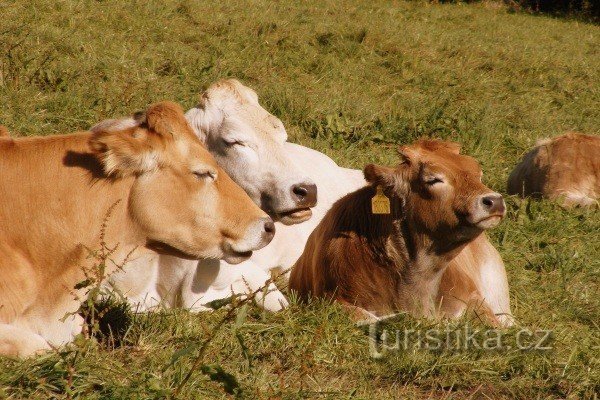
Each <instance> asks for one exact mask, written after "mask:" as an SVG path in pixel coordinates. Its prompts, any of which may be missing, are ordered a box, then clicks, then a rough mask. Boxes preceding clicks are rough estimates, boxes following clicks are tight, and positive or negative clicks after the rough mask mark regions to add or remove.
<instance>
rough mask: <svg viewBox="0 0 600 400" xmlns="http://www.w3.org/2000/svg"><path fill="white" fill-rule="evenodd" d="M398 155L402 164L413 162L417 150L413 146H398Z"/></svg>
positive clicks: (415, 158) (416, 155) (415, 159)
mask: <svg viewBox="0 0 600 400" xmlns="http://www.w3.org/2000/svg"><path fill="white" fill-rule="evenodd" d="M398 155H399V156H400V161H401V163H402V164H408V165H410V164H413V163H415V162H416V161H417V158H418V151H417V150H416V149H415V148H414V147H413V146H400V147H398Z"/></svg>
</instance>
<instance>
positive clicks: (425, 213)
mask: <svg viewBox="0 0 600 400" xmlns="http://www.w3.org/2000/svg"><path fill="white" fill-rule="evenodd" d="M400 154H401V156H402V163H401V164H399V165H398V166H397V167H396V168H395V169H394V168H388V167H381V166H377V165H373V164H370V165H368V166H367V167H365V170H364V174H365V178H366V180H367V182H368V183H369V185H368V186H366V187H363V188H361V189H359V190H357V191H355V192H353V193H350V194H348V195H346V196H345V197H343V198H342V199H340V200H339V201H338V202H336V203H335V204H334V205H333V207H332V208H331V210H329V212H328V213H327V214H326V215H325V217H324V218H323V220H322V221H321V223H320V224H319V226H318V227H317V228H316V229H315V230H314V231H313V233H312V234H311V235H310V237H309V239H308V242H307V245H306V247H305V249H304V252H303V253H302V256H301V257H300V259H299V260H298V261H297V262H296V264H295V265H294V267H293V269H292V273H291V276H290V289H291V290H293V291H295V292H297V293H298V294H299V297H300V298H301V299H307V298H309V297H312V296H316V297H329V298H333V299H335V300H337V301H339V302H341V303H343V304H345V305H347V306H349V307H352V308H353V309H354V310H360V312H361V313H362V315H363V316H365V317H367V318H368V319H371V320H372V319H378V318H379V317H381V316H385V315H387V314H390V313H394V312H397V311H408V312H410V313H412V314H414V315H417V316H427V317H433V316H438V315H439V314H440V311H439V307H438V303H437V299H438V292H439V288H440V282H441V280H442V277H443V275H444V272H445V271H446V270H447V268H448V265H449V263H450V262H451V261H452V260H453V259H454V258H455V257H456V256H457V255H458V254H459V253H460V252H461V250H463V249H464V248H465V247H466V246H468V245H469V244H470V243H472V242H473V240H475V239H477V238H478V237H479V236H480V235H481V234H482V233H483V232H484V231H485V230H487V229H490V228H493V227H495V226H497V225H498V224H499V223H500V221H501V220H502V218H503V217H504V213H505V205H504V200H503V199H502V196H501V195H500V194H498V193H495V192H493V191H492V190H490V189H489V188H487V187H486V186H485V185H483V183H481V175H482V172H481V169H480V167H479V164H478V163H477V161H475V160H474V159H472V158H471V157H468V156H465V155H460V154H459V147H458V146H457V145H456V144H454V143H448V142H442V141H434V140H421V141H418V142H416V143H415V144H413V145H411V146H403V147H401V149H400ZM377 201H379V202H381V201H383V202H384V205H385V202H387V206H384V207H383V209H382V208H381V207H379V209H377V206H376V202H377ZM484 311H485V312H486V314H487V315H488V316H489V318H490V319H491V321H492V322H493V323H496V324H497V323H498V321H497V319H496V316H495V313H494V311H493V310H490V309H488V308H485V310H484Z"/></svg>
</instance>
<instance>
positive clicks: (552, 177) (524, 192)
mask: <svg viewBox="0 0 600 400" xmlns="http://www.w3.org/2000/svg"><path fill="white" fill-rule="evenodd" d="M507 190H508V193H510V194H517V195H520V196H532V197H545V198H548V199H552V200H558V201H559V202H560V203H561V204H563V205H564V206H567V207H572V206H597V205H598V198H599V197H600V137H598V136H592V135H583V134H581V133H567V134H565V135H562V136H558V137H556V138H554V139H549V140H542V141H539V142H538V144H537V145H536V146H535V148H533V150H531V151H530V152H529V153H527V154H526V155H525V157H523V160H521V162H520V163H519V164H518V165H517V166H516V167H515V168H514V170H513V171H512V172H511V174H510V176H509V178H508V187H507Z"/></svg>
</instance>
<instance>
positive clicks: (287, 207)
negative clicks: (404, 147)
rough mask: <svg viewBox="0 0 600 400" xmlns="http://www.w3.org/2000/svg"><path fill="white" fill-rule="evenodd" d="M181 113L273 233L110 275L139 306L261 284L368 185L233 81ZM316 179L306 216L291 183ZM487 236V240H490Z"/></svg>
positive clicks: (503, 291) (272, 299) (194, 304)
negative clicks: (227, 250) (243, 251)
mask: <svg viewBox="0 0 600 400" xmlns="http://www.w3.org/2000/svg"><path fill="white" fill-rule="evenodd" d="M186 118H187V120H188V122H189V123H190V125H191V126H192V128H193V130H194V131H195V132H196V134H197V135H198V137H199V138H200V139H201V140H203V141H204V143H205V144H206V145H207V147H208V149H209V151H210V152H211V153H212V154H213V155H214V156H215V158H216V159H217V162H218V163H219V164H220V165H221V166H222V167H223V168H224V169H225V170H226V171H227V173H228V174H229V175H230V176H231V177H232V178H233V179H234V180H235V181H236V182H237V183H238V184H239V185H240V186H241V187H242V188H244V189H245V190H246V191H247V192H248V194H249V195H250V197H251V198H252V199H254V201H255V202H256V203H257V204H259V205H260V206H261V207H262V208H263V209H264V210H265V211H267V212H269V214H270V215H271V216H272V217H273V218H274V219H275V220H276V221H278V222H276V234H275V238H274V239H273V241H272V242H271V244H270V245H268V246H267V247H265V248H263V249H261V250H259V251H256V252H254V254H253V255H252V257H251V258H250V259H249V260H247V261H244V262H242V263H240V264H237V265H231V264H228V263H226V262H224V261H218V260H208V259H207V260H201V261H199V262H196V261H188V260H183V259H179V258H175V257H169V256H160V257H159V258H153V259H147V260H144V261H141V262H139V263H137V264H133V265H128V266H127V267H126V269H125V270H124V271H122V272H118V273H116V274H113V276H112V277H111V279H110V281H109V284H110V285H111V286H112V287H113V288H115V289H117V290H118V291H120V292H121V293H123V294H124V295H126V297H127V298H128V299H129V301H130V302H131V303H132V304H135V305H136V307H137V309H138V310H141V311H142V310H151V309H153V308H155V307H157V306H158V305H159V304H162V305H164V306H167V307H184V308H187V309H190V310H194V311H202V310H207V307H206V306H205V305H206V304H207V303H209V302H211V301H214V300H218V299H224V298H227V297H230V296H231V295H232V294H246V293H249V292H253V291H255V290H257V289H259V288H261V287H262V286H264V284H265V282H266V281H267V280H268V279H269V278H270V277H271V274H270V271H271V270H285V269H288V268H290V267H291V266H292V265H293V264H294V262H295V261H296V260H297V259H298V258H299V257H300V255H301V253H302V251H303V249H304V245H305V243H306V241H307V239H308V236H309V235H310V233H311V232H312V230H313V229H314V228H315V227H316V225H317V224H318V223H319V222H320V220H321V219H322V218H323V216H324V215H325V213H326V212H327V210H329V208H330V207H331V205H332V204H333V203H334V202H335V201H337V200H338V199H339V198H341V197H342V196H344V195H345V194H347V193H349V192H352V191H354V190H356V189H358V188H360V187H362V186H363V185H365V180H364V178H363V175H362V171H360V170H353V169H347V168H342V167H339V166H338V165H337V164H336V163H335V162H334V161H333V160H331V159H330V158H329V157H327V156H326V155H324V154H322V153H320V152H318V151H315V150H312V149H309V148H307V147H304V146H300V145H297V144H293V143H288V142H286V140H287V134H286V132H285V129H284V127H283V124H282V123H281V121H280V120H279V119H278V118H276V117H275V116H273V115H271V114H269V113H268V112H267V111H266V110H265V109H264V108H262V107H261V106H260V104H259V103H258V98H257V95H256V93H254V91H252V90H251V89H249V88H247V87H245V86H243V85H242V84H241V83H239V82H238V81H236V80H224V81H220V82H218V83H216V84H214V85H212V86H211V87H210V88H209V89H208V90H207V91H206V92H205V93H203V94H202V96H201V101H200V104H199V105H198V106H197V107H195V108H192V109H191V110H189V111H188V112H187V113H186ZM134 123H135V122H134V120H132V119H124V120H109V121H104V122H101V123H100V124H98V125H97V126H96V127H94V128H92V130H94V129H97V128H98V127H105V125H107V124H111V125H112V124H119V125H122V126H129V125H131V124H134ZM315 184H316V187H318V198H319V199H318V200H319V201H318V203H317V205H316V206H314V207H313V208H312V218H311V212H310V210H308V209H307V206H308V207H310V206H312V205H313V204H314V203H312V202H310V201H309V202H308V203H310V204H308V203H307V202H304V203H302V201H300V206H298V200H299V199H298V197H297V195H296V194H295V193H294V189H293V188H296V187H298V186H301V187H304V188H308V189H310V190H313V189H315V192H316V188H315V187H314V185H315ZM310 195H312V194H309V196H308V197H310ZM305 197H306V196H305ZM300 200H301V199H300ZM311 200H313V199H311ZM299 222H302V223H299ZM485 243H489V242H487V239H485ZM485 243H484V244H485ZM487 251H488V253H489V256H488V258H489V260H488V259H486V260H481V265H482V267H481V268H482V271H481V272H480V273H481V275H482V276H485V278H486V280H487V281H489V280H490V279H491V280H492V281H495V282H497V285H496V286H497V287H498V289H493V290H488V289H487V288H486V291H487V293H486V294H487V298H486V301H487V302H488V303H490V304H493V306H492V307H491V308H492V309H493V310H494V312H496V313H508V314H510V307H509V299H508V285H507V283H506V273H505V270H504V265H503V263H502V259H501V258H500V256H499V254H498V252H497V251H496V249H495V248H494V247H493V246H491V244H490V245H489V246H488V248H487ZM148 264H153V268H152V271H153V273H152V274H148V271H149V268H148ZM265 293H266V296H263V295H262V294H259V295H258V296H257V298H256V299H257V302H258V304H259V305H260V306H262V307H264V308H265V309H267V310H269V311H278V310H280V309H282V308H284V307H286V306H287V304H288V303H287V300H286V298H285V297H284V296H283V294H282V293H281V292H280V291H279V290H277V288H276V287H275V286H274V285H273V284H270V285H269V286H268V288H267V290H266V291H265ZM490 297H491V298H490ZM454 308H455V309H456V306H454ZM464 309H466V305H465V307H464V308H463V311H464ZM453 316H456V313H455V314H453Z"/></svg>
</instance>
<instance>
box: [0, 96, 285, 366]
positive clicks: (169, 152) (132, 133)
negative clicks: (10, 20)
mask: <svg viewBox="0 0 600 400" xmlns="http://www.w3.org/2000/svg"><path fill="white" fill-rule="evenodd" d="M139 118H140V119H141V121H140V125H139V126H136V127H132V128H128V129H124V130H117V131H98V132H95V133H93V134H92V133H90V132H80V133H74V134H70V135H61V136H47V137H29V138H21V139H3V140H0V193H2V201H1V202H0V354H4V355H18V356H24V355H28V354H32V353H34V352H36V351H38V350H41V349H47V348H49V347H52V346H59V345H62V344H64V343H67V342H69V341H70V340H71V339H72V338H73V336H74V335H76V334H78V333H79V332H81V329H82V323H83V320H82V318H81V317H80V316H78V315H77V314H72V313H74V312H76V311H77V309H78V307H79V303H80V301H81V299H80V298H79V297H80V296H81V295H83V293H82V292H81V290H75V286H76V285H77V283H78V282H81V281H82V280H83V279H84V277H85V275H84V269H89V268H90V267H91V265H90V263H92V262H93V260H90V259H89V251H90V249H92V250H94V249H98V248H99V246H100V226H101V224H102V221H103V219H105V216H106V215H107V212H108V210H109V209H112V212H111V215H110V217H109V218H108V220H107V221H106V224H107V225H106V228H105V232H104V241H105V242H106V245H107V246H108V247H110V248H112V247H114V246H117V250H116V251H115V252H114V253H113V254H112V255H111V260H113V261H114V262H115V263H116V264H117V265H118V264H120V263H122V262H123V261H125V260H126V259H127V255H129V259H136V258H138V257H145V256H147V255H148V254H151V253H153V252H158V253H162V254H175V255H178V256H181V257H185V258H193V259H199V258H225V259H227V260H228V261H229V262H240V261H243V260H245V259H247V258H248V257H250V255H251V254H252V251H253V250H256V249H259V248H261V247H263V246H265V245H266V244H267V243H269V241H270V240H271V239H272V237H273V234H274V225H273V222H272V221H271V219H270V218H269V217H268V216H267V215H266V214H265V213H264V212H263V211H261V210H260V209H259V208H258V206H256V205H255V204H254V203H253V202H252V200H251V199H250V198H249V197H248V196H247V195H246V193H245V192H244V191H243V190H242V189H241V188H240V187H239V186H237V185H236V184H235V183H234V182H233V181H232V180H231V178H230V177H229V176H228V175H227V174H226V173H225V172H224V171H223V170H222V169H221V168H220V167H218V166H217V163H216V162H215V160H214V158H213V157H212V156H211V155H210V154H209V153H208V151H207V150H206V149H205V148H204V147H203V146H202V145H201V143H200V141H199V140H198V138H197V137H196V136H195V135H194V133H193V131H192V130H191V128H190V127H189V125H188V124H187V122H186V120H185V118H184V115H183V111H182V110H181V108H180V107H179V106H178V105H176V104H174V103H169V102H163V103H158V104H156V105H154V106H151V107H150V108H148V110H147V111H146V113H142V115H140V116H139ZM115 268H116V267H115V266H114V265H113V263H112V262H108V263H107V269H108V271H106V273H110V272H111V271H110V270H114V269H115Z"/></svg>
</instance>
